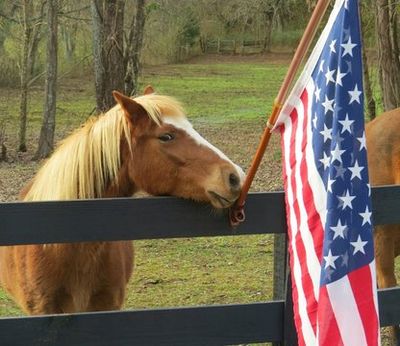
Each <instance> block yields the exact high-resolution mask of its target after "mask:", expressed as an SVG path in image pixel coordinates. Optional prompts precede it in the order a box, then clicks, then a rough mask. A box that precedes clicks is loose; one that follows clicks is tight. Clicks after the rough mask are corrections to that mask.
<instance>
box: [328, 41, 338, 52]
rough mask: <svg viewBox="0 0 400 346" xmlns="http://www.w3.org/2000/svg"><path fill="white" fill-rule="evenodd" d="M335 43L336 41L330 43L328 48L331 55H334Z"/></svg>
mask: <svg viewBox="0 0 400 346" xmlns="http://www.w3.org/2000/svg"><path fill="white" fill-rule="evenodd" d="M336 41H337V40H333V41H332V42H331V44H330V45H329V48H330V49H331V53H336V48H335V44H336Z"/></svg>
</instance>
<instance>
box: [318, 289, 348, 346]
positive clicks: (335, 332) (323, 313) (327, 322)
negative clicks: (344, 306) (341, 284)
mask: <svg viewBox="0 0 400 346" xmlns="http://www.w3.org/2000/svg"><path fill="white" fill-rule="evenodd" d="M318 344H319V345H338V346H340V345H343V340H342V337H341V336H340V331H339V326H338V325H337V323H336V319H335V315H334V313H333V309H332V305H331V302H330V300H329V296H328V291H327V289H326V286H323V287H321V290H320V291H319V306H318Z"/></svg>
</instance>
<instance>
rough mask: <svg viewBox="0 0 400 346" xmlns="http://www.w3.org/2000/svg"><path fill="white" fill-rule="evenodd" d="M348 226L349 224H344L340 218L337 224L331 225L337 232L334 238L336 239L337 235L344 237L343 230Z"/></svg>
mask: <svg viewBox="0 0 400 346" xmlns="http://www.w3.org/2000/svg"><path fill="white" fill-rule="evenodd" d="M346 228H347V226H346V225H342V222H341V221H340V219H339V220H338V223H337V225H336V226H333V227H331V230H332V231H333V232H334V233H335V234H334V235H333V240H335V239H336V238H337V237H341V238H343V239H344V234H343V232H344V231H345V230H346Z"/></svg>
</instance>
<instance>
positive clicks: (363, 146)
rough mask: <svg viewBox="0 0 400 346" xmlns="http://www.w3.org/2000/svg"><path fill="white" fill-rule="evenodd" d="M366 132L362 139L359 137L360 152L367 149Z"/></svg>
mask: <svg viewBox="0 0 400 346" xmlns="http://www.w3.org/2000/svg"><path fill="white" fill-rule="evenodd" d="M365 139H366V138H365V131H364V132H363V135H362V137H357V140H358V141H359V142H360V151H361V150H363V149H366V141H365Z"/></svg>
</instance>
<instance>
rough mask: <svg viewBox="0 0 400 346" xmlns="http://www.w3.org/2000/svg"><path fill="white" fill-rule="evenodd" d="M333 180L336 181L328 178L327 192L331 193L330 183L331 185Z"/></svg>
mask: <svg viewBox="0 0 400 346" xmlns="http://www.w3.org/2000/svg"><path fill="white" fill-rule="evenodd" d="M335 181H336V180H335V179H331V178H328V182H327V190H328V192H330V193H332V185H333V183H334V182H335Z"/></svg>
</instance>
